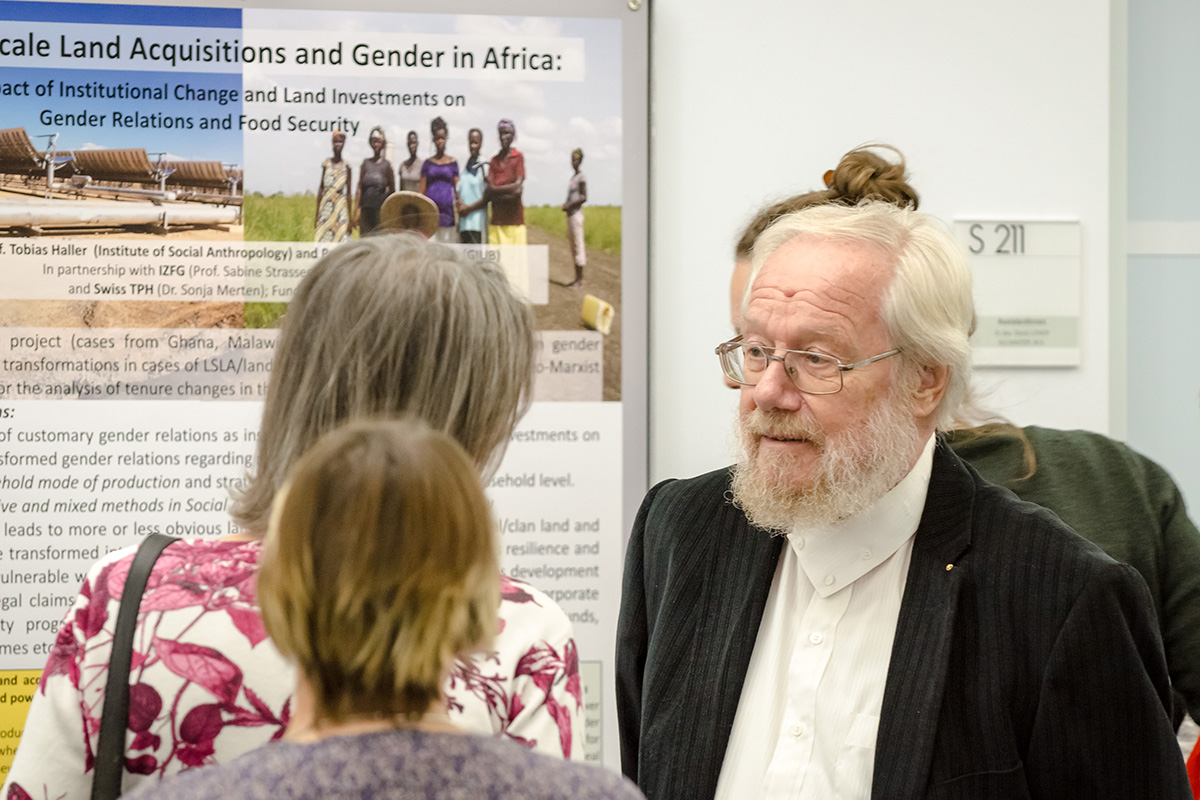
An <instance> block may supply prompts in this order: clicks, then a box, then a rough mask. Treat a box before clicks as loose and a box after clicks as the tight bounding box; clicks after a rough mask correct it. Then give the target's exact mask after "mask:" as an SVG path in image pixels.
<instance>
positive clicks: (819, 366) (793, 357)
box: [716, 336, 900, 394]
mask: <svg viewBox="0 0 1200 800" xmlns="http://www.w3.org/2000/svg"><path fill="white" fill-rule="evenodd" d="M899 352H900V349H899V348H896V349H895V350H888V351H887V352H886V353H880V354H879V355H877V356H871V357H870V358H864V359H863V360H862V361H855V362H854V363H853V364H843V363H842V362H841V361H839V360H838V359H836V358H834V357H833V356H831V355H827V354H825V353H814V352H812V351H811V350H788V349H786V348H783V347H768V346H767V345H765V344H757V343H754V342H746V341H743V340H742V337H741V336H738V337H736V338H734V339H730V340H729V341H728V342H722V343H721V344H719V345H717V350H716V353H717V355H718V356H720V358H721V369H722V370H724V371H725V376H726V377H727V378H729V380H731V381H733V382H734V383H738V384H741V385H742V386H754V385H756V384H757V383H758V382H759V381H760V380H762V376H763V375H764V374H765V373H766V371H767V369H768V368H769V367H770V366H771V362H772V361H778V362H780V363H781V364H783V370H784V372H786V373H787V376H788V379H789V380H791V382H792V384H793V385H794V386H795V387H796V388H797V389H799V390H800V391H802V392H804V393H805V394H837V393H838V392H840V391H841V390H842V375H843V373H846V372H849V371H850V370H852V369H858V368H859V367H865V366H867V365H868V364H874V363H875V362H876V361H882V360H883V359H885V358H888V357H890V356H894V355H896V354H897V353H899Z"/></svg>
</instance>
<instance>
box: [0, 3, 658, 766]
mask: <svg viewBox="0 0 1200 800" xmlns="http://www.w3.org/2000/svg"><path fill="white" fill-rule="evenodd" d="M298 5H300V6H302V5H303V4H298ZM592 7H595V8H596V11H595V12H594V13H591V14H590V15H588V16H569V17H551V16H544V15H536V16H534V15H527V14H523V13H522V9H521V3H488V4H483V3H475V2H472V1H471V0H465V2H463V3H458V4H456V3H453V2H447V3H442V4H438V5H436V6H433V5H431V6H429V7H428V9H426V10H423V11H421V12H420V13H399V12H393V11H386V10H381V6H378V5H377V6H375V7H372V6H370V5H362V6H360V7H357V8H353V7H352V8H346V7H338V8H332V7H329V6H328V5H327V6H326V7H323V8H322V7H317V6H315V5H309V6H308V7H295V8H286V9H285V8H270V9H267V8H246V7H239V8H222V7H214V6H211V5H173V6H172V5H121V4H85V3H57V2H55V3H51V2H2V1H0V526H2V538H0V776H2V774H3V773H4V772H7V769H8V764H9V763H10V762H11V759H12V754H13V753H14V752H15V748H16V746H17V744H18V743H19V739H20V733H21V728H22V725H23V723H24V715H25V710H26V707H27V705H28V702H29V699H30V696H31V694H32V693H33V692H34V691H36V689H37V680H38V676H39V674H40V670H41V668H42V666H43V665H44V663H45V660H46V656H47V653H48V650H49V648H50V645H51V644H52V643H53V641H54V635H55V630H56V628H57V626H58V623H59V621H60V620H61V619H62V617H63V614H64V612H65V610H66V609H67V607H68V606H69V605H70V603H71V602H72V600H73V598H74V596H75V593H76V592H77V591H78V589H79V586H80V582H81V579H82V577H83V575H84V573H85V571H86V570H87V569H88V567H89V566H90V565H91V563H92V562H94V561H95V560H96V559H97V558H99V557H101V556H103V555H104V554H106V553H108V552H111V551H113V550H116V549H119V548H123V547H127V546H129V545H132V544H135V543H137V542H138V541H139V539H140V538H141V537H143V536H145V535H146V534H147V533H149V532H152V531H160V532H163V533H167V534H171V535H175V536H183V537H189V536H221V535H225V534H229V533H232V532H235V531H236V527H235V526H234V525H233V524H232V522H231V521H230V518H229V515H228V509H229V506H230V492H231V491H236V489H237V488H238V487H240V486H242V485H244V482H245V480H246V476H247V474H248V473H249V472H252V471H253V469H254V458H255V442H256V439H257V430H258V425H259V418H260V415H261V410H262V399H263V397H264V395H265V390H266V386H267V383H268V380H269V376H270V364H271V358H272V354H273V351H274V347H275V343H276V340H277V337H278V330H279V324H280V319H281V317H282V316H283V315H284V314H285V312H286V310H287V303H288V301H289V299H290V297H291V294H292V293H293V292H294V290H295V288H296V286H297V284H298V283H299V281H300V280H301V279H302V277H303V276H304V274H305V272H306V271H307V269H308V268H309V267H310V266H311V265H312V264H313V263H314V262H315V261H316V260H317V259H318V258H320V257H321V256H322V255H323V254H325V253H327V252H328V251H329V250H330V249H331V248H333V247H336V246H338V244H339V243H340V242H342V241H345V240H347V239H352V238H354V237H357V236H360V235H362V234H363V232H364V231H365V230H366V229H367V228H368V227H370V225H371V224H372V223H373V222H374V216H377V215H378V213H379V209H378V207H373V204H374V203H375V201H376V200H378V199H379V198H378V195H379V192H378V189H379V186H380V181H381V178H380V175H381V174H382V172H383V171H386V172H387V173H388V175H389V178H390V182H391V186H390V187H389V188H390V189H394V190H400V189H402V188H408V189H412V190H414V191H418V192H419V191H422V190H423V191H425V193H426V195H428V196H429V198H430V199H431V200H433V201H434V204H435V205H436V206H437V208H438V214H439V226H438V228H439V229H438V231H437V232H436V234H435V236H437V238H439V239H443V240H444V241H447V242H451V246H453V247H456V248H459V249H461V250H462V252H463V254H464V256H465V257H467V258H470V259H480V260H490V261H493V262H495V263H497V264H499V265H500V266H501V267H502V268H503V269H504V270H505V272H506V274H508V276H509V278H510V281H511V282H512V284H513V285H514V287H515V288H516V289H517V290H518V291H519V292H521V293H522V294H523V295H524V296H525V297H526V298H527V299H528V301H529V302H530V303H531V304H532V307H533V308H534V311H535V313H536V316H537V320H538V328H539V340H538V347H539V358H538V362H537V366H536V375H535V389H534V402H533V404H532V407H531V409H530V411H529V413H528V415H527V416H526V417H525V419H524V420H523V421H522V423H521V425H520V427H519V429H518V430H517V432H516V433H515V434H514V436H513V437H512V440H511V442H510V443H509V446H508V450H507V454H506V457H505V459H504V461H503V463H502V464H501V466H500V467H499V469H498V470H497V471H496V473H495V475H494V476H492V477H491V478H490V483H489V486H488V494H489V497H490V499H491V500H492V502H493V506H494V509H495V514H496V518H497V525H498V530H499V533H500V540H501V541H500V547H501V551H502V557H503V570H504V572H506V573H507V574H508V575H509V576H511V577H515V578H519V579H522V580H525V581H527V582H529V583H532V584H534V585H536V586H538V587H539V588H541V589H543V590H544V591H546V592H547V593H549V594H550V596H551V597H552V598H554V599H555V600H556V601H557V602H558V603H559V604H560V605H561V606H562V608H563V610H564V611H565V612H566V613H567V614H568V615H569V616H570V618H571V619H572V621H573V622H574V625H575V632H576V641H577V643H578V650H579V673H580V677H581V683H580V685H581V696H582V703H583V705H584V710H585V718H586V727H585V747H584V750H585V753H586V757H587V758H588V759H589V760H594V761H601V762H605V763H608V764H609V765H612V766H615V765H617V764H618V752H617V740H616V719H615V709H614V702H613V663H612V657H613V656H612V650H613V637H614V632H615V628H616V617H617V608H618V602H619V591H620V573H621V563H622V542H623V534H624V529H625V527H626V525H627V523H628V520H629V518H630V517H631V515H632V506H631V504H635V503H636V501H637V499H638V497H639V496H640V493H639V492H638V490H639V489H640V488H642V487H644V481H645V458H646V456H645V447H646V445H645V438H644V430H645V380H644V368H645V356H644V351H645V342H646V319H645V298H644V292H645V284H646V271H645V270H646V264H645V252H646V246H645V236H646V225H645V215H646V184H645V168H646V164H645V150H646V135H647V134H646V125H645V117H644V110H645V105H646V100H645V98H646V85H647V76H646V73H645V64H646V27H647V26H646V20H645V19H644V13H643V14H640V15H637V14H633V13H632V12H631V10H630V8H628V7H627V6H626V4H624V3H621V4H607V3H604V4H601V3H583V4H580V8H579V9H572V11H571V13H572V14H580V13H581V9H583V10H587V9H589V8H592ZM538 8H539V9H543V10H544V9H545V5H544V4H542V5H540V6H538ZM483 11H487V12H488V13H486V14H485V13H481V12H483ZM497 12H500V13H497ZM618 12H620V13H618ZM631 64H632V65H634V68H632V69H631V68H630V65H631ZM630 109H634V114H633V116H632V117H631V115H630ZM502 129H506V130H510V131H512V133H513V138H512V142H511V145H510V151H517V152H519V153H520V154H521V156H522V158H523V170H524V182H523V186H522V190H521V193H520V195H519V201H520V204H521V206H522V209H523V213H524V226H523V228H524V230H523V232H522V234H523V236H524V243H523V244H522V243H520V240H515V241H514V240H513V239H511V238H502V240H500V241H493V242H490V243H489V236H488V233H489V231H488V225H487V222H486V220H485V222H484V224H483V228H482V230H481V231H479V233H478V235H476V236H475V237H474V238H472V237H470V236H465V235H463V231H462V228H463V227H464V226H463V225H462V223H463V222H464V220H465V219H466V217H467V215H466V214H464V213H461V208H462V205H465V204H466V202H467V200H468V198H467V197H466V196H465V192H466V189H465V182H466V181H468V180H469V179H470V178H476V179H482V180H486V175H487V172H488V171H489V170H491V169H504V168H511V152H510V153H509V154H508V155H507V159H508V163H509V167H505V165H504V164H500V166H497V163H499V162H496V161H495V160H494V157H498V155H499V154H500V151H501V149H502V148H501V142H500V134H501V132H502ZM422 170H424V173H425V174H424V176H423V177H424V181H423V183H420V182H419V183H415V184H414V183H410V181H411V180H413V179H414V176H416V178H415V179H416V180H418V181H419V180H420V178H421V177H422V176H421V172H422ZM451 176H452V177H453V178H456V179H457V180H458V183H457V184H456V188H454V189H453V190H452V192H451V193H450V194H447V193H446V191H445V183H446V182H448V181H449V182H450V183H451V184H453V181H452V180H450V178H451ZM581 176H582V181H581ZM364 177H365V178H366V180H365V181H364V180H363V179H364ZM438 182H442V183H443V187H442V189H441V190H439V189H438V188H437V187H436V184H437V183H438ZM581 182H582V183H583V184H584V186H585V192H586V202H585V203H584V204H583V206H582V226H583V230H584V242H585V247H584V249H583V252H582V253H581V252H578V250H576V251H573V250H572V244H571V238H570V234H569V231H570V229H571V226H573V225H578V224H579V221H578V220H574V219H569V216H570V215H569V214H568V211H570V210H572V203H573V202H575V201H577V200H578V196H579V194H578V190H579V184H580V183H581ZM384 183H387V181H384ZM460 187H462V188H460ZM439 192H440V194H439ZM455 200H458V201H459V202H458V203H456V202H455ZM564 207H566V208H564ZM485 208H486V206H485ZM485 213H486V211H485ZM492 213H493V215H494V214H495V213H496V212H495V210H494V209H493V212H492ZM373 215H374V216H373ZM513 227H515V226H512V225H506V226H504V228H505V230H506V232H511V229H512V228H513ZM476 230H479V229H478V228H476ZM577 265H578V266H580V267H581V272H580V271H579V270H577ZM580 278H581V279H582V281H581V282H580ZM447 357H453V356H452V354H447ZM630 487H633V491H631V490H630Z"/></svg>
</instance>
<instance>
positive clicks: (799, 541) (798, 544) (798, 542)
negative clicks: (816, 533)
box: [792, 536, 804, 550]
mask: <svg viewBox="0 0 1200 800" xmlns="http://www.w3.org/2000/svg"><path fill="white" fill-rule="evenodd" d="M792 544H793V545H794V546H795V548H796V549H797V550H803V549H804V537H803V536H797V537H796V538H795V539H793V540H792Z"/></svg>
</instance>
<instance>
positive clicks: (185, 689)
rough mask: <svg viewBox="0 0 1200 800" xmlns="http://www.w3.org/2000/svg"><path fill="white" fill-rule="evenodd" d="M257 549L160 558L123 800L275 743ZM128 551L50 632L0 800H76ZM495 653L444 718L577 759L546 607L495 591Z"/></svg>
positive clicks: (524, 591)
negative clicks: (166, 779)
mask: <svg viewBox="0 0 1200 800" xmlns="http://www.w3.org/2000/svg"><path fill="white" fill-rule="evenodd" d="M261 551H262V545H261V543H260V542H235V541H219V540H199V539H195V540H184V541H179V542H176V543H174V544H172V545H171V546H169V547H168V548H167V549H166V550H164V551H163V553H162V555H161V556H159V559H158V562H157V563H156V564H155V567H154V571H153V573H152V574H151V576H150V580H149V582H148V583H147V585H146V591H145V593H144V594H143V596H142V603H141V608H140V610H139V613H138V627H137V631H136V632H135V635H134V644H133V650H134V652H133V665H132V668H131V670H130V684H131V688H130V701H129V730H128V732H127V734H126V754H125V770H126V774H125V776H124V788H125V791H129V790H130V789H132V788H133V787H134V786H136V785H138V783H139V782H142V781H145V780H148V779H157V778H161V777H163V776H166V775H170V774H173V773H176V772H179V771H181V770H185V769H189V768H191V767H198V766H201V765H203V764H213V763H223V762H226V761H230V760H232V759H234V758H236V757H237V756H239V755H241V754H242V753H245V752H246V751H248V750H251V749H253V748H255V747H258V746H260V745H263V744H266V743H267V742H269V741H274V740H276V739H278V738H279V737H280V736H281V735H282V734H283V731H284V728H285V727H286V725H287V722H288V717H289V715H290V708H291V693H292V690H293V683H294V671H293V668H292V666H291V665H290V664H288V662H286V661H285V660H284V659H283V657H282V656H281V655H280V654H279V653H278V652H277V651H276V650H275V648H274V647H273V646H272V644H271V642H270V640H269V639H268V638H267V634H266V631H265V629H264V628H263V624H262V619H261V618H260V616H259V611H258V606H257V604H256V603H255V599H254V576H255V572H256V569H257V564H258V557H259V554H260V553H261ZM133 555H134V548H129V549H126V550H121V551H118V552H116V553H113V554H111V555H109V556H106V557H105V558H103V559H101V560H100V561H99V562H97V563H96V564H95V565H94V566H93V567H92V569H91V570H90V571H89V572H88V575H87V577H86V578H85V579H84V582H83V587H82V588H81V589H80V591H79V596H78V597H76V599H75V603H74V605H73V606H72V607H71V609H70V610H69V611H68V612H67V616H66V618H65V619H64V620H63V623H62V625H61V626H60V627H59V630H58V636H57V639H56V640H55V643H54V646H53V648H52V649H51V651H50V657H49V659H48V660H47V662H46V668H45V670H44V671H43V672H42V678H41V683H40V686H39V691H38V692H37V693H36V694H35V695H34V699H33V704H32V705H31V707H30V709H29V717H28V719H27V720H26V723H25V730H24V733H23V735H22V737H21V743H20V746H19V747H18V749H17V754H16V756H15V758H14V760H13V764H12V769H11V771H10V772H9V775H8V780H7V782H6V785H5V789H4V797H5V798H9V800H24V798H37V800H46V799H47V798H49V800H75V799H76V798H79V800H86V798H88V797H89V796H90V794H91V785H92V760H93V754H94V752H95V747H96V742H97V739H98V738H99V727H100V713H101V709H102V707H103V704H104V685H105V682H106V680H107V678H108V661H109V655H110V651H111V648H112V638H113V628H114V627H115V625H116V619H117V609H118V607H119V605H120V599H121V592H122V589H123V587H124V585H125V576H126V575H127V574H128V572H129V567H130V564H131V563H132V561H133ZM501 590H502V591H501V601H500V633H499V635H498V636H497V637H496V640H495V643H494V649H493V650H492V651H491V652H488V653H482V654H479V655H476V656H475V657H473V658H472V659H470V660H468V661H459V662H457V663H456V664H455V666H454V669H453V671H452V673H451V676H450V679H449V681H448V683H447V684H446V687H445V701H446V705H447V708H448V709H449V712H450V715H451V718H452V719H453V720H454V721H455V722H456V723H457V724H458V725H459V726H460V727H462V728H463V729H464V730H467V731H472V732H476V733H483V734H492V735H495V736H500V737H504V738H507V739H511V740H513V741H516V742H519V743H520V744H523V745H525V746H526V747H528V748H530V749H533V750H536V751H539V752H542V753H546V754H550V755H556V756H560V757H568V758H574V759H580V758H582V754H583V743H582V733H581V732H582V725H583V723H582V709H583V702H582V688H581V686H580V682H579V659H578V654H577V652H576V650H575V642H574V640H573V639H572V638H571V634H572V629H571V623H570V621H569V620H568V619H567V617H566V615H565V614H564V613H563V612H562V610H561V609H560V608H559V607H558V606H557V605H556V604H555V603H554V601H553V600H551V599H550V598H549V597H547V596H546V595H544V594H542V593H541V592H540V591H538V590H537V589H535V588H533V587H531V586H529V585H527V584H524V583H521V582H519V581H515V580H511V579H508V578H506V577H505V578H502V583H501Z"/></svg>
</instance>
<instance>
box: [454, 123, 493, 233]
mask: <svg viewBox="0 0 1200 800" xmlns="http://www.w3.org/2000/svg"><path fill="white" fill-rule="evenodd" d="M467 148H468V149H469V150H470V151H471V157H470V158H468V159H467V165H466V167H465V169H464V171H463V174H462V175H461V177H460V178H459V182H458V236H459V241H461V242H462V243H463V244H482V243H483V241H484V240H485V239H487V236H486V235H485V234H486V233H487V200H486V199H484V196H483V195H484V191H485V190H486V189H487V164H486V163H485V162H483V161H480V160H479V151H480V150H482V149H483V131H481V130H479V128H471V130H470V131H468V132H467Z"/></svg>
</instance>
